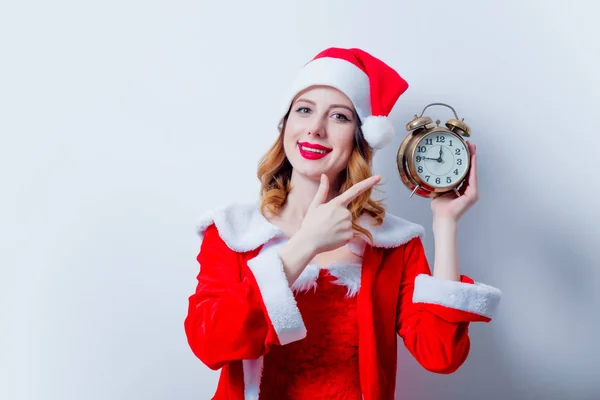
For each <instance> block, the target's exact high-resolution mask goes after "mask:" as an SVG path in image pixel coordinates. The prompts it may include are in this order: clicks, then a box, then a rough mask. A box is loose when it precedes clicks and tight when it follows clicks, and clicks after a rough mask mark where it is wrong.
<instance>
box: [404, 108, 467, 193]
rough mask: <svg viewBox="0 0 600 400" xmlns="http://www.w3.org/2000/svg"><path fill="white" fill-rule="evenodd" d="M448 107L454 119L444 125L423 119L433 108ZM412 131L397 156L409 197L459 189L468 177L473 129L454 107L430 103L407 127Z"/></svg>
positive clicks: (437, 121)
mask: <svg viewBox="0 0 600 400" xmlns="http://www.w3.org/2000/svg"><path fill="white" fill-rule="evenodd" d="M436 105H438V106H445V107H448V108H450V109H451V110H452V112H453V113H454V117H455V118H452V119H449V120H448V121H447V122H446V123H445V126H440V120H439V119H438V120H436V121H435V125H434V124H433V121H432V119H431V118H430V117H427V116H423V114H424V113H425V110H426V109H427V108H428V107H431V106H436ZM406 130H407V131H408V132H409V133H408V135H407V136H406V138H404V140H403V141H402V143H401V144H400V147H399V148H398V153H397V156H396V164H397V166H398V172H399V173H400V178H401V179H402V182H403V183H404V185H405V186H406V187H407V188H408V189H409V190H410V191H411V193H410V196H409V197H412V196H413V195H414V194H417V195H418V196H421V197H429V198H435V197H439V196H442V195H443V194H446V193H448V192H451V191H454V192H455V193H456V194H457V195H458V196H460V192H459V189H460V187H461V185H462V184H463V183H464V181H465V178H466V177H467V176H468V175H467V174H468V173H469V168H470V165H471V163H470V161H471V154H470V151H469V146H468V145H467V143H466V141H465V139H464V138H465V137H470V136H471V128H469V126H468V125H467V124H466V123H465V122H464V118H463V119H459V117H458V115H457V114H456V111H455V110H454V108H452V107H451V106H449V105H448V104H444V103H431V104H428V105H427V106H425V108H423V111H422V112H421V115H419V116H417V115H415V118H414V119H413V120H412V121H410V122H409V123H408V124H406Z"/></svg>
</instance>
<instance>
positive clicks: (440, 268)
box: [433, 218, 460, 281]
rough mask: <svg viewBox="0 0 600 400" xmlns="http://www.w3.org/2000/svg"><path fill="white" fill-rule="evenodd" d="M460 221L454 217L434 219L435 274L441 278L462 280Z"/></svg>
mask: <svg viewBox="0 0 600 400" xmlns="http://www.w3.org/2000/svg"><path fill="white" fill-rule="evenodd" d="M457 233H458V223H457V222H456V221H454V220H452V219H441V218H440V219H435V218H434V220H433V237H434V247H435V250H434V265H433V276H434V277H436V278H440V279H447V280H454V281H458V280H460V271H459V266H458V245H457Z"/></svg>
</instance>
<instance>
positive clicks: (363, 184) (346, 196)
mask: <svg viewBox="0 0 600 400" xmlns="http://www.w3.org/2000/svg"><path fill="white" fill-rule="evenodd" d="M380 180H381V177H380V176H378V175H375V176H371V177H369V178H367V179H363V180H362V181H360V182H358V183H356V184H354V185H352V187H351V188H349V189H348V190H346V191H345V192H344V193H342V194H340V195H339V196H338V197H336V198H335V199H334V201H336V202H337V203H339V204H341V205H344V206H347V205H348V204H350V202H351V201H352V200H354V199H356V198H357V197H358V196H360V195H361V194H362V193H364V192H366V191H367V190H369V189H370V188H372V187H373V186H375V185H376V184H377V182H379V181H380Z"/></svg>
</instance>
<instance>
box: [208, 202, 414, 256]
mask: <svg viewBox="0 0 600 400" xmlns="http://www.w3.org/2000/svg"><path fill="white" fill-rule="evenodd" d="M212 223H214V224H215V225H216V227H217V230H218V231H219V235H220V236H221V238H222V239H223V241H224V242H225V243H226V244H227V245H228V246H229V247H230V248H231V249H232V250H234V251H242V252H243V251H250V250H254V249H256V248H258V247H259V246H261V245H263V244H265V243H266V242H268V241H269V240H271V239H273V238H276V237H283V236H284V234H283V232H282V231H281V230H280V229H279V228H278V227H277V226H275V225H274V224H272V223H271V222H269V221H268V220H267V219H266V218H265V217H264V216H263V215H262V214H261V212H260V209H259V204H258V202H248V203H239V202H234V203H231V204H228V205H225V206H220V207H216V208H214V209H212V210H209V211H208V212H206V213H205V214H204V215H202V216H201V217H200V222H199V224H198V227H197V232H198V234H199V235H200V238H203V236H204V230H205V229H206V228H207V227H208V226H210V225H211V224H212ZM358 223H359V224H360V225H361V226H362V227H363V228H365V229H367V230H369V232H370V233H371V235H372V236H373V245H374V246H375V247H383V248H391V247H398V246H401V245H403V244H405V243H407V242H408V241H409V240H411V239H413V238H415V237H423V236H424V235H425V230H424V229H423V227H422V226H421V225H418V224H415V223H412V222H410V221H407V220H405V219H402V218H400V217H397V216H395V215H392V214H389V213H388V214H386V216H385V218H384V221H383V224H382V225H380V226H373V225H372V224H371V223H370V221H369V217H367V216H363V217H361V218H360V219H359V221H358ZM365 245H366V242H364V241H363V240H361V239H358V240H354V241H352V242H351V243H350V246H349V247H350V248H351V249H352V251H354V252H355V253H356V254H359V255H362V251H363V250H364V247H365Z"/></svg>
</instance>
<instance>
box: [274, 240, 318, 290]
mask: <svg viewBox="0 0 600 400" xmlns="http://www.w3.org/2000/svg"><path fill="white" fill-rule="evenodd" d="M314 256H315V250H314V249H313V247H312V245H311V244H310V241H309V240H306V239H305V238H304V236H302V234H301V233H300V232H298V233H297V234H295V235H294V236H292V237H291V238H290V240H289V241H288V242H287V243H286V244H285V245H284V246H282V247H281V249H280V250H279V257H280V258H281V261H282V263H283V271H284V272H285V275H286V277H287V279H288V282H289V284H290V286H292V285H293V284H294V282H295V281H296V279H298V277H299V276H300V274H301V273H302V271H304V268H306V266H307V265H308V263H309V262H310V261H311V260H312V259H313V257H314Z"/></svg>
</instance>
